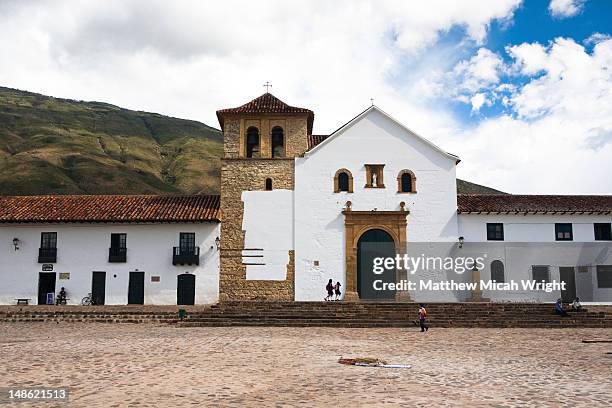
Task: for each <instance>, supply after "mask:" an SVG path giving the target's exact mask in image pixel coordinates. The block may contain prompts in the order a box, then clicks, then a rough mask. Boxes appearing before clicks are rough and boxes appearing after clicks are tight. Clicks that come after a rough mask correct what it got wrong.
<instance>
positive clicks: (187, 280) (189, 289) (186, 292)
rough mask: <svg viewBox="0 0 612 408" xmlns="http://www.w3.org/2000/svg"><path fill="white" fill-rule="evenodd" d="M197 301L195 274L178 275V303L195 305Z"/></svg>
mask: <svg viewBox="0 0 612 408" xmlns="http://www.w3.org/2000/svg"><path fill="white" fill-rule="evenodd" d="M194 303H195V275H192V274H190V273H183V274H181V275H179V276H178V283H177V288H176V304H177V305H193V304H194Z"/></svg>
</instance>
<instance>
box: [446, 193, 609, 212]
mask: <svg viewBox="0 0 612 408" xmlns="http://www.w3.org/2000/svg"><path fill="white" fill-rule="evenodd" d="M457 211H458V212H459V213H460V214H461V213H463V214H470V213H478V214H480V213H506V214H529V213H531V214H533V213H561V214H565V213H570V214H571V213H588V214H612V195H514V194H507V195H500V194H465V195H464V194H459V195H458V196H457Z"/></svg>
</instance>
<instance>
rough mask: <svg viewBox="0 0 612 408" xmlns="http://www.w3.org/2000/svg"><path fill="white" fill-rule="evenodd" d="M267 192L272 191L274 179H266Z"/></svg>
mask: <svg viewBox="0 0 612 408" xmlns="http://www.w3.org/2000/svg"><path fill="white" fill-rule="evenodd" d="M266 191H272V179H271V178H267V179H266Z"/></svg>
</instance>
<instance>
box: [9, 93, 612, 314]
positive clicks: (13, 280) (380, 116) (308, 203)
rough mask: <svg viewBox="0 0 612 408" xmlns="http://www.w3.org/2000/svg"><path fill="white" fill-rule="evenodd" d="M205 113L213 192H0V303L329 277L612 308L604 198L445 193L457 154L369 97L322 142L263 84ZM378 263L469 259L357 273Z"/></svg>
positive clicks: (171, 297) (127, 296)
mask: <svg viewBox="0 0 612 408" xmlns="http://www.w3.org/2000/svg"><path fill="white" fill-rule="evenodd" d="M217 116H218V117H219V121H220V124H221V128H222V130H223V133H224V157H223V160H222V162H223V164H222V171H221V194H220V196H187V197H165V196H158V197H156V196H132V197H129V196H63V197H62V196H54V197H43V196H40V197H1V198H0V242H2V245H1V246H0V256H1V261H0V279H1V280H2V282H3V284H2V286H1V287H0V303H2V304H14V303H15V302H17V300H18V299H29V301H30V302H32V303H45V302H46V301H47V299H48V294H49V293H57V292H58V291H59V289H60V287H64V288H65V289H66V292H67V296H68V297H69V298H70V300H69V303H75V304H78V303H80V302H81V299H82V298H83V297H86V296H87V295H88V294H89V293H93V294H92V297H94V298H95V299H97V302H98V303H104V304H128V303H136V304H142V303H144V304H177V303H178V304H193V303H195V304H209V303H215V302H217V301H223V300H295V301H321V300H322V299H323V297H324V296H325V294H326V293H325V287H326V285H327V282H328V281H329V280H330V279H331V280H332V282H333V283H334V284H335V283H336V282H339V283H340V287H341V290H342V292H343V296H342V298H343V300H345V301H367V300H388V301H393V300H395V301H427V302H432V301H451V302H464V301H494V302H505V301H519V302H553V301H555V300H556V299H557V298H559V297H563V298H564V299H565V300H572V299H573V298H575V297H580V299H581V300H582V301H584V302H596V303H604V302H612V231H611V224H612V196H609V195H608V196H560V195H559V196H550V195H549V196H542V195H512V194H470V195H462V194H457V178H456V167H457V165H458V164H459V162H460V160H459V158H458V157H457V156H455V155H453V154H450V153H447V152H446V151H444V150H442V149H441V148H439V147H438V146H436V145H434V144H432V143H431V142H430V141H428V140H426V139H425V138H423V137H421V136H419V135H417V134H416V133H414V132H412V131H411V130H410V129H408V128H407V127H406V126H404V125H403V124H402V123H400V122H398V121H397V120H395V119H394V118H392V117H390V116H389V115H388V114H386V113H385V112H384V111H382V110H381V109H379V108H378V107H376V106H372V107H369V108H368V109H366V110H365V111H364V112H362V113H360V114H359V115H357V116H356V117H355V118H354V119H352V120H351V121H349V122H348V123H346V124H345V125H344V126H342V127H341V128H340V129H338V130H336V131H335V132H333V133H332V134H330V135H325V136H321V135H313V134H312V127H313V126H312V124H313V121H314V113H313V112H312V111H310V110H308V109H304V108H297V107H292V106H289V105H287V104H285V103H284V102H282V101H280V100H279V99H277V98H275V97H274V96H273V95H271V94H269V93H266V94H264V95H262V96H260V97H259V98H256V99H255V100H253V101H251V102H249V103H247V104H245V105H242V106H240V107H237V108H232V109H223V110H220V111H218V112H217ZM383 257H384V258H389V257H395V258H398V257H404V259H405V257H411V258H412V259H416V258H419V257H422V258H435V257H438V258H442V259H453V260H455V259H458V258H463V259H465V258H471V259H476V258H481V259H482V262H479V263H478V264H476V262H472V263H471V264H470V265H467V267H465V268H462V269H463V270H461V271H459V272H458V271H457V269H453V270H448V269H445V268H440V267H436V266H435V265H434V267H428V268H421V269H419V270H417V271H416V272H415V273H414V274H413V273H412V271H409V270H408V269H407V268H402V267H395V266H394V267H392V268H388V270H386V271H384V272H382V273H380V274H378V273H373V270H372V261H373V260H374V259H375V258H383ZM438 266H439V265H438ZM375 281H377V283H376V282H375ZM448 281H452V282H454V283H455V284H457V285H459V284H465V285H466V286H462V287H453V288H452V289H448V290H434V289H432V288H431V286H430V287H427V288H423V287H420V286H419V285H418V284H417V286H416V287H415V288H412V289H408V290H404V289H403V288H400V286H399V285H397V286H396V287H395V288H393V289H389V288H390V286H389V285H388V284H393V283H394V284H398V283H402V282H414V283H418V282H430V284H431V283H439V282H448ZM481 281H482V282H488V281H495V282H496V283H501V284H509V283H510V282H543V283H552V282H565V285H564V289H554V290H550V291H545V290H532V289H530V288H525V287H522V286H519V287H508V288H504V289H498V290H493V289H489V288H487V287H486V286H485V287H484V288H483V287H482V286H477V287H470V286H469V284H472V283H475V282H476V283H480V282H481ZM381 282H382V283H384V284H387V285H386V289H385V290H381V291H377V290H376V289H375V288H374V286H376V285H378V286H380V283H381ZM391 286H392V285H391Z"/></svg>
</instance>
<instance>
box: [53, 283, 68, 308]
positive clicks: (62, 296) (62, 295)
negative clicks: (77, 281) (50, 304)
mask: <svg viewBox="0 0 612 408" xmlns="http://www.w3.org/2000/svg"><path fill="white" fill-rule="evenodd" d="M55 304H56V305H65V304H66V289H64V287H63V286H62V288H61V289H60V291H59V293H58V294H57V298H56V299H55Z"/></svg>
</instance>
